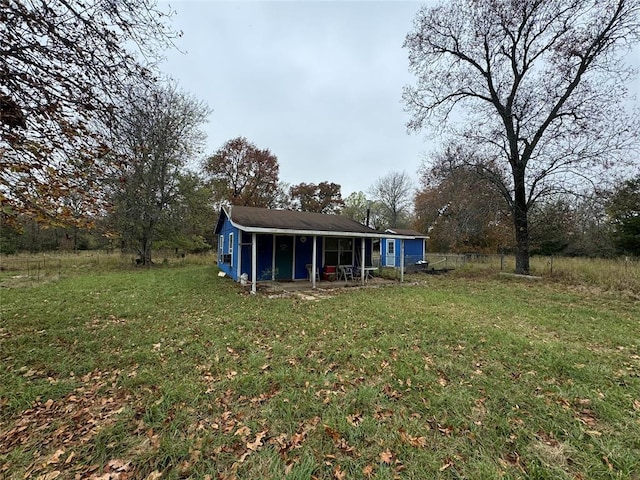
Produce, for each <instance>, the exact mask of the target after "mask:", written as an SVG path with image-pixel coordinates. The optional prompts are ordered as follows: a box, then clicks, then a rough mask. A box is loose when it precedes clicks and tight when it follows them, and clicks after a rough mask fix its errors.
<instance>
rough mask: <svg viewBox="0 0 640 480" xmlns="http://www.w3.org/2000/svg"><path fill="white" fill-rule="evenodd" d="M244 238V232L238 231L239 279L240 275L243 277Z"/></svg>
mask: <svg viewBox="0 0 640 480" xmlns="http://www.w3.org/2000/svg"><path fill="white" fill-rule="evenodd" d="M242 236H243V231H242V230H238V250H237V251H238V279H240V275H242Z"/></svg>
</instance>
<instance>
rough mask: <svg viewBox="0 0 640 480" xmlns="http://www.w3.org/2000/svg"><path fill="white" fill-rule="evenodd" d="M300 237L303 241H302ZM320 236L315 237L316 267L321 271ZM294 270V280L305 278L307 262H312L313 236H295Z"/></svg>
mask: <svg viewBox="0 0 640 480" xmlns="http://www.w3.org/2000/svg"><path fill="white" fill-rule="evenodd" d="M302 238H304V239H305V241H304V242H303V241H302ZM322 240H323V239H322V237H317V238H316V268H317V269H318V271H321V270H320V269H321V268H322V265H321V263H320V262H321V261H322ZM295 252H296V255H295V271H294V276H295V279H296V280H303V279H305V278H307V267H306V265H307V264H310V263H313V262H312V259H313V237H310V236H309V237H307V236H304V237H303V236H300V235H298V236H296V241H295Z"/></svg>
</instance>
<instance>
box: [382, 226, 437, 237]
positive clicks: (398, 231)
mask: <svg viewBox="0 0 640 480" xmlns="http://www.w3.org/2000/svg"><path fill="white" fill-rule="evenodd" d="M385 232H388V233H391V234H394V235H402V236H404V237H412V238H428V237H427V235H425V234H424V233H420V232H418V231H417V230H412V229H410V228H388V229H386V230H385Z"/></svg>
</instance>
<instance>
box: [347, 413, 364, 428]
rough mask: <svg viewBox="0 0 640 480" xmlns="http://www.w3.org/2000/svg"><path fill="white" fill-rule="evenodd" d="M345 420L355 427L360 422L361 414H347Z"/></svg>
mask: <svg viewBox="0 0 640 480" xmlns="http://www.w3.org/2000/svg"><path fill="white" fill-rule="evenodd" d="M347 422H349V424H350V425H352V426H354V427H357V426H358V425H360V424H361V423H362V415H361V414H360V413H354V414H353V415H347Z"/></svg>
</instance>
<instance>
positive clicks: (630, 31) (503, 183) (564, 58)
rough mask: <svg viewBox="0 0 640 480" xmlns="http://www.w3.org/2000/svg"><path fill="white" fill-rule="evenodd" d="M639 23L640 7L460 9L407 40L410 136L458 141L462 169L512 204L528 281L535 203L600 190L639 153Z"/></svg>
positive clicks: (429, 17)
mask: <svg viewBox="0 0 640 480" xmlns="http://www.w3.org/2000/svg"><path fill="white" fill-rule="evenodd" d="M639 14H640V2H639V1H638V0H569V1H567V0H521V1H510V0H452V1H450V2H447V3H446V4H441V5H439V6H436V7H423V8H422V9H421V10H420V11H419V12H418V14H417V16H416V18H415V22H414V29H413V31H412V32H410V33H409V34H408V35H407V37H406V40H405V44H404V46H405V48H407V49H408V51H409V61H410V66H411V69H412V71H413V73H414V74H415V75H416V77H417V83H416V85H415V86H409V87H406V88H405V91H404V96H403V97H404V101H405V104H406V106H407V109H408V110H409V111H410V112H411V113H412V120H411V121H410V123H409V128H410V129H413V130H419V129H421V128H423V127H431V128H433V129H434V131H436V132H441V133H446V134H449V135H451V136H452V138H454V139H455V143H457V144H458V145H460V146H462V148H463V150H464V151H465V153H464V154H463V155H460V157H459V162H460V163H466V164H467V165H468V166H471V167H472V168H474V169H475V170H476V171H477V172H479V173H482V174H483V175H484V176H485V177H486V178H487V179H489V180H491V181H492V182H493V184H494V185H495V186H496V187H497V188H498V189H499V191H500V192H501V193H502V194H503V196H504V197H505V199H506V200H507V202H508V204H509V206H510V208H511V210H512V212H513V221H514V227H515V236H516V243H517V254H516V272H518V273H529V226H528V212H529V209H530V208H531V206H532V205H533V204H534V203H535V201H536V200H537V199H538V198H540V197H541V196H545V195H550V194H554V193H558V192H563V191H568V190H575V189H578V188H583V187H584V184H585V183H588V182H589V181H591V180H593V179H594V178H602V175H601V174H596V173H594V171H598V172H602V171H603V170H604V169H606V168H607V167H610V166H611V165H613V164H614V163H615V162H621V161H623V159H624V157H625V156H626V157H627V158H629V152H628V150H629V148H632V147H633V146H634V145H637V143H635V142H636V141H637V140H636V138H637V132H638V130H639V129H638V121H637V117H636V118H634V117H632V116H630V115H629V114H628V112H626V111H625V108H624V105H623V101H624V99H625V97H626V94H627V90H626V87H625V86H626V85H627V82H628V80H629V79H630V78H631V76H632V74H633V71H632V69H631V68H630V67H628V66H626V65H625V64H624V63H623V59H624V56H623V54H624V53H625V52H626V51H628V50H629V48H630V47H631V45H632V44H633V43H634V42H637V41H638V35H639V32H640V25H639ZM505 172H506V173H507V175H506V176H505V175H504V174H505Z"/></svg>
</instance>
